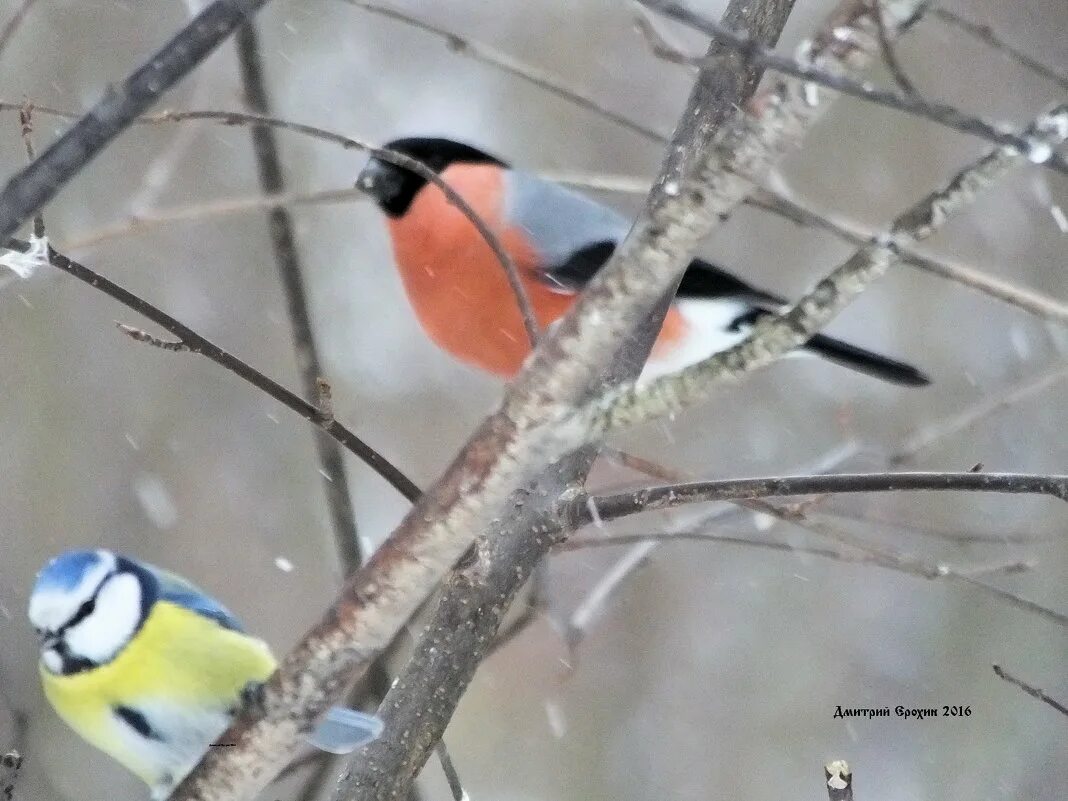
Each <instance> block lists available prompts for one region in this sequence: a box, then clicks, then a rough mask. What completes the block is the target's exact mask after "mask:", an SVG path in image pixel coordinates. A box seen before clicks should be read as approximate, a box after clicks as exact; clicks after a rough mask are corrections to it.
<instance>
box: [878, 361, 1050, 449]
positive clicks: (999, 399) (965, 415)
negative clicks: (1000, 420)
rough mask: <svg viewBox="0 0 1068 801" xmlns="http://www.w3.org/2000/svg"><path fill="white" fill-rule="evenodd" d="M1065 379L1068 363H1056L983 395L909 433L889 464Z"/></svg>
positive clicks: (926, 447) (972, 426)
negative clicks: (983, 396)
mask: <svg viewBox="0 0 1068 801" xmlns="http://www.w3.org/2000/svg"><path fill="white" fill-rule="evenodd" d="M1065 379H1068V364H1057V365H1054V366H1053V367H1052V368H1050V369H1049V370H1045V371H1043V372H1041V373H1039V374H1038V375H1036V376H1031V377H1029V378H1027V379H1026V380H1024V381H1021V382H1019V383H1017V384H1013V385H1011V386H1009V387H1007V388H1006V389H1004V390H1003V391H1001V392H996V393H994V394H993V395H990V396H988V397H985V398H980V399H979V400H978V401H976V402H975V403H972V404H970V405H969V406H966V407H965V408H964V409H962V410H961V411H959V412H957V413H955V414H953V415H951V416H950V417H946V418H944V419H942V420H938V421H936V422H934V423H931V424H930V425H927V426H924V427H923V428H921V429H919V430H918V431H915V432H914V433H912V434H910V435H909V436H907V437H906V438H905V441H904V442H903V443H902V445H901V446H900V447H899V448H898V449H897V450H896V451H895V452H894V453H893V455H892V456H891V457H890V464H894V465H899V464H904V463H905V462H909V461H911V460H912V459H914V458H915V457H916V456H917V455H918V454H919V453H921V452H922V451H925V450H928V449H929V448H931V446H933V445H935V444H937V443H939V442H941V441H942V440H944V439H946V438H947V437H951V436H953V435H954V434H959V433H960V432H962V431H967V430H969V429H971V428H974V427H975V426H976V425H977V424H978V423H980V422H981V421H983V420H985V419H986V418H988V417H990V416H991V415H993V414H996V413H997V412H1000V411H1001V410H1003V409H1008V408H1010V407H1012V406H1014V405H1016V404H1017V403H1019V402H1020V401H1022V400H1025V399H1026V398H1029V397H1031V396H1032V395H1035V394H1037V393H1039V392H1042V391H1044V390H1046V389H1048V388H1050V387H1052V386H1054V385H1055V384H1058V383H1060V382H1061V381H1064V380H1065Z"/></svg>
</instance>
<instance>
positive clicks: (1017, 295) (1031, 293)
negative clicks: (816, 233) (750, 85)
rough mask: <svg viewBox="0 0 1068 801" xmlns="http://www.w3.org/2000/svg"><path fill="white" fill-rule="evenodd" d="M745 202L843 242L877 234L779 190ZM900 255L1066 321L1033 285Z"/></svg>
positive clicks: (1066, 308) (1058, 303)
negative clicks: (824, 232) (820, 211)
mask: <svg viewBox="0 0 1068 801" xmlns="http://www.w3.org/2000/svg"><path fill="white" fill-rule="evenodd" d="M746 204H747V205H749V206H752V207H753V208H758V209H763V210H764V211H769V212H771V213H773V214H777V215H779V216H780V217H783V218H785V219H788V220H791V221H792V222H795V223H797V224H798V225H804V226H807V227H809V228H815V229H819V230H823V231H827V232H828V233H831V234H833V235H834V236H836V237H838V238H839V239H841V240H842V241H843V242H850V243H852V244H854V245H864V244H866V243H867V242H870V241H871V240H872V238H873V237H875V236H876V235H877V234H876V233H875V232H872V231H870V230H865V229H863V228H861V227H860V226H858V225H855V224H853V223H846V222H841V221H837V220H833V219H831V218H830V217H827V216H825V215H822V214H817V213H816V212H814V211H812V210H811V209H809V208H805V207H804V206H801V205H800V204H798V203H796V202H795V201H793V200H790V199H789V198H786V197H784V196H783V195H781V194H775V193H773V192H770V191H768V190H766V189H758V190H757V191H756V192H754V193H753V194H752V195H751V196H750V197H749V198H747V199H746ZM899 255H900V257H901V263H902V264H905V265H907V266H909V267H915V268H917V269H920V270H923V271H924V272H927V273H930V274H931V275H936V276H938V277H939V278H945V279H947V280H949V281H954V282H956V283H958V284H960V285H962V286H965V287H968V288H969V289H974V290H976V291H977V292H982V293H983V294H984V295H987V296H988V297H992V298H994V299H995V300H1000V301H1002V302H1003V303H1007V304H1009V305H1010V306H1015V307H1017V308H1018V309H1022V310H1023V311H1025V312H1027V313H1028V314H1033V315H1035V316H1036V317H1040V318H1042V319H1043V320H1053V321H1055V322H1059V323H1068V303H1065V302H1064V301H1062V300H1060V299H1058V298H1051V297H1049V296H1047V295H1043V294H1041V293H1039V292H1036V291H1035V290H1033V289H1029V288H1025V287H1018V286H1016V285H1014V284H1011V283H1009V282H1008V281H1005V280H1004V279H1002V278H998V277H996V276H992V275H987V274H986V273H983V272H980V271H979V270H976V269H975V268H973V267H969V266H966V265H963V264H957V263H953V262H949V261H946V260H943V259H934V258H931V257H930V256H926V255H924V254H922V253H920V252H919V251H917V250H915V249H912V248H901V249H900V250H899Z"/></svg>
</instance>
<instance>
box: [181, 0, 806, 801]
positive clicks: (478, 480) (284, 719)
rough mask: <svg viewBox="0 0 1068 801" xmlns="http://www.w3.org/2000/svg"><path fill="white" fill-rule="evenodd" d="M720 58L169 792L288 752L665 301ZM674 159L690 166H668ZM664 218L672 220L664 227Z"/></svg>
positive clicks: (721, 93)
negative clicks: (549, 429)
mask: <svg viewBox="0 0 1068 801" xmlns="http://www.w3.org/2000/svg"><path fill="white" fill-rule="evenodd" d="M738 5H739V6H741V5H745V6H746V7H747V10H748V15H751V16H752V17H753V18H754V19H755V20H756V21H757V22H758V23H759V24H757V25H754V27H755V28H756V29H758V30H759V29H762V28H763V26H764V25H767V24H768V23H769V22H773V21H774V20H775V16H776V15H774V14H772V15H767V14H765V13H763V12H766V11H767V9H768V8H772V7H774V8H776V9H777V10H780V9H782V8H783V7H784V5H783V4H782V3H780V2H778V1H776V2H770V3H766V4H757V3H755V2H751V1H750V2H748V3H744V4H743V3H739V4H738ZM788 5H789V4H788V3H786V4H785V7H788ZM741 19H745V16H744V15H743V16H742V17H741ZM778 27H779V26H778V25H774V26H773V28H774V29H776V30H777V28H778ZM725 59H726V61H727V63H729V64H733V66H734V68H733V69H730V70H725V71H724V72H723V73H722V74H721V75H719V76H718V78H716V79H713V78H712V77H708V76H706V77H705V78H704V79H702V85H701V89H700V91H699V92H698V93H697V94H698V96H699V97H698V100H699V101H700V102H698V103H696V104H694V105H693V106H691V108H690V109H689V110H688V111H687V114H686V120H687V134H688V133H689V130H690V126H691V125H693V121H694V120H696V121H697V122H698V123H699V124H700V125H699V127H700V129H701V130H699V131H698V132H697V135H695V136H692V137H690V136H689V135H687V136H685V137H683V138H681V139H680V143H679V144H680V147H678V148H677V149H674V150H673V151H672V159H673V160H672V163H671V164H670V165H669V169H668V170H667V171H666V172H667V174H668V175H669V176H671V179H672V180H668V181H666V184H667V191H660V192H658V193H656V194H655V195H654V200H653V201H652V202H651V203H650V208H649V209H648V210H647V212H646V215H645V216H644V217H643V220H642V222H641V223H640V224H639V225H638V226H636V229H635V231H634V232H633V234H632V236H631V237H628V242H629V244H628V243H624V245H623V246H622V247H621V248H620V250H619V252H618V255H617V257H616V258H615V259H614V260H613V263H610V264H609V265H608V266H607V267H606V269H605V270H604V271H602V273H601V275H600V276H599V277H598V279H597V280H595V281H594V282H593V284H592V285H591V288H590V290H589V291H588V292H587V293H586V296H585V299H584V300H583V301H580V302H579V303H578V304H577V305H576V307H575V309H574V310H573V311H572V312H571V313H570V314H569V315H568V316H567V317H566V318H565V319H564V320H563V321H561V323H560V325H559V326H558V327H557V328H555V329H554V330H553V331H552V332H550V333H549V334H548V335H547V336H545V337H544V338H543V339H542V341H541V343H540V344H539V346H538V348H537V349H536V351H535V353H534V356H533V357H532V359H531V360H530V361H529V362H528V366H527V367H526V369H525V370H524V372H523V374H521V375H520V376H519V377H518V379H517V380H516V381H515V382H514V383H513V384H512V385H510V387H509V389H508V391H507V394H506V397H505V399H504V400H503V402H502V405H501V408H500V409H499V410H498V411H497V412H496V413H494V414H493V415H491V416H490V417H489V418H488V419H487V420H486V421H485V422H484V423H483V424H482V426H480V427H479V429H478V430H477V431H476V432H475V434H474V435H473V437H472V438H471V439H470V441H469V442H468V445H467V446H466V447H465V449H464V450H463V452H462V453H461V454H460V455H459V456H458V458H457V459H456V461H455V462H454V463H453V465H452V466H451V467H450V468H449V469H448V470H447V472H446V474H445V476H444V477H443V478H442V479H441V480H440V481H439V482H438V483H437V484H436V485H435V486H434V487H433V488H432V489H430V490H428V491H427V492H426V493H425V494H424V495H423V496H422V498H421V499H420V500H419V501H418V502H417V503H416V505H415V507H414V508H413V509H412V511H411V512H410V514H409V515H407V516H406V517H405V519H404V520H403V521H402V523H401V525H400V527H399V528H398V529H397V530H396V531H395V532H394V534H393V535H392V536H391V537H390V538H389V539H388V540H387V541H386V543H384V544H383V546H382V547H380V548H379V550H378V551H376V552H375V554H374V556H372V558H371V560H370V561H369V563H368V565H367V566H366V567H365V568H362V569H361V570H359V571H357V573H356V574H355V575H354V576H353V577H352V578H351V579H350V580H349V581H348V582H347V584H346V587H345V588H344V590H343V592H342V594H341V597H340V598H339V599H338V600H337V601H336V602H335V603H334V604H333V606H332V607H331V608H330V609H329V610H328V611H327V613H326V615H325V616H324V618H323V619H322V621H321V623H320V624H319V625H318V626H317V627H315V628H314V629H313V630H312V631H311V632H309V633H308V634H307V635H306V636H305V637H304V639H303V640H302V642H301V643H300V644H299V645H298V646H297V647H296V648H295V649H294V650H293V651H292V652H291V653H290V654H289V655H288V656H287V657H286V658H285V659H284V660H283V662H282V664H281V666H280V669H279V671H278V672H277V673H276V674H275V676H274V677H272V679H271V680H270V681H269V682H268V683H267V685H266V688H265V704H264V708H263V710H262V711H260V710H256V711H248V712H246V713H244V714H243V715H241V716H239V718H238V719H237V720H235V722H234V725H232V726H231V727H230V729H229V730H228V731H227V732H226V734H225V735H223V736H225V737H226V738H227V740H228V742H232V743H235V744H236V746H235V747H233V748H227V749H214V750H212V751H211V752H210V753H208V754H206V755H205V757H204V759H203V760H202V762H201V764H200V765H199V766H198V768H196V769H195V770H194V771H193V773H191V774H190V775H189V776H188V777H186V779H185V781H184V782H183V783H182V785H181V786H179V788H178V789H177V790H176V793H175V798H176V799H188V798H202V799H223V798H235V797H244V796H247V795H249V794H250V793H253V792H255V791H256V790H258V789H260V788H262V786H263V785H264V783H265V782H266V780H267V779H268V778H269V777H270V775H271V774H272V772H273V771H274V770H277V767H276V766H277V765H279V764H282V763H284V762H285V761H287V760H288V759H290V758H292V756H293V752H294V748H295V745H296V743H297V735H298V733H299V732H300V731H302V730H306V729H308V728H310V727H311V726H312V725H313V724H314V722H315V721H316V719H317V718H318V716H319V715H321V714H322V712H323V711H324V710H325V708H326V706H327V705H328V704H329V703H330V702H331V701H332V699H333V698H334V697H335V696H336V693H337V692H338V691H339V688H340V687H341V686H343V685H344V684H345V683H346V682H347V681H348V680H349V679H350V677H351V676H352V674H354V673H356V672H357V671H359V670H362V669H363V668H364V667H365V666H366V665H367V663H368V662H369V660H370V659H372V658H373V657H374V656H375V655H376V654H377V653H378V652H379V651H380V650H381V649H382V648H384V647H385V646H386V645H387V644H388V643H389V641H390V640H391V639H392V637H393V635H394V634H395V632H396V631H397V629H398V628H399V627H400V626H401V625H402V624H403V623H404V621H405V620H406V619H407V617H408V615H409V614H410V613H411V611H412V610H413V609H414V608H415V607H416V606H417V605H418V603H419V602H420V601H421V600H422V599H423V598H424V597H425V596H426V595H427V594H428V593H429V592H430V590H431V588H432V587H433V586H434V585H435V583H436V582H437V581H438V580H439V579H440V578H441V576H442V575H443V574H444V572H445V571H446V570H447V568H448V567H449V566H451V565H452V564H453V563H454V562H455V560H456V559H457V558H458V557H459V556H460V555H461V554H462V553H463V552H464V551H465V550H466V549H467V548H468V547H469V546H470V544H471V542H472V538H473V536H474V535H476V534H477V533H479V532H482V531H485V530H486V529H487V527H489V526H491V525H492V524H493V521H494V520H495V519H497V518H500V517H501V515H502V514H503V513H504V512H505V506H504V504H505V503H506V501H507V499H508V497H509V496H510V495H511V493H512V492H514V491H515V490H516V489H518V488H519V487H521V486H523V485H524V484H526V483H527V482H528V481H529V480H531V479H533V478H534V476H535V475H536V474H537V473H538V472H540V471H541V470H542V469H544V467H545V465H546V464H547V463H549V462H550V461H552V459H551V458H550V457H548V456H547V455H546V454H545V453H544V452H543V451H541V450H540V449H536V448H535V449H532V448H531V445H533V444H534V443H535V442H536V441H537V440H538V439H539V438H540V437H539V436H534V435H532V429H533V428H535V427H536V426H537V425H538V424H540V423H541V422H544V421H546V420H549V419H552V418H553V417H555V416H556V415H557V413H558V410H559V409H560V408H562V407H564V406H567V405H570V404H573V403H575V402H577V401H578V400H580V399H581V398H582V397H583V395H584V394H585V393H587V392H588V391H589V389H590V387H591V385H592V383H593V382H594V381H595V379H596V378H597V377H598V376H599V375H600V374H601V372H602V370H603V369H604V365H605V364H606V363H607V362H608V361H609V360H610V359H611V358H612V357H613V356H614V355H615V354H616V352H617V351H618V350H619V349H620V346H621V342H624V341H625V340H626V339H627V338H628V336H629V335H630V334H632V333H633V332H634V331H636V330H638V328H639V327H640V326H641V325H642V324H643V323H644V322H645V321H646V320H647V319H648V317H649V315H650V313H651V312H652V311H653V309H654V308H657V307H661V306H662V305H663V304H666V303H667V299H668V298H669V296H670V295H671V294H672V293H673V290H674V288H675V284H676V282H677V281H678V279H679V277H680V276H681V273H682V271H683V270H684V269H685V267H686V265H687V264H688V263H689V260H690V258H691V256H692V253H693V250H694V249H695V248H696V245H697V242H698V240H699V238H700V237H701V236H702V235H703V234H704V233H706V232H707V230H708V229H709V228H711V227H712V225H713V224H714V223H715V221H716V219H717V217H716V211H715V209H714V208H712V204H711V203H709V202H707V198H708V194H707V193H706V192H705V191H703V190H704V187H703V186H702V185H701V179H702V178H705V177H707V172H706V170H705V169H703V168H704V167H705V166H706V165H707V159H708V149H709V143H708V142H707V141H706V140H705V139H703V138H701V135H702V134H703V135H705V136H707V135H708V133H709V130H708V129H707V128H706V127H705V126H706V125H708V124H709V123H710V121H711V120H712V119H719V120H722V119H726V118H729V117H730V116H731V115H732V114H733V113H734V103H736V102H738V100H739V99H740V98H742V97H744V95H745V94H746V93H748V92H751V91H752V88H753V87H754V86H755V85H756V79H757V77H758V73H756V72H755V71H752V70H743V69H739V67H740V66H741V64H742V59H741V58H740V56H738V54H737V53H735V52H730V53H728V54H726V55H725ZM724 83H725V84H726V85H723V84H724ZM713 86H715V88H716V89H717V90H718V91H712V90H711V89H710V87H713ZM714 98H718V99H719V101H720V102H713V99H714ZM695 109H696V110H697V112H698V114H697V115H696V116H695V115H693V113H692V112H693V111H694V110H695ZM680 136H681V134H680ZM720 152H721V151H719V150H716V154H717V155H719V154H720ZM678 162H683V163H685V164H686V166H687V167H688V168H689V167H691V166H695V168H694V169H687V170H686V172H684V173H680V171H679V166H680V164H679V163H678ZM676 176H678V178H676ZM680 179H681V182H680ZM675 217H678V218H679V219H680V220H681V222H679V223H673V222H672V221H673V218H675ZM647 257H648V258H647ZM580 342H581V344H580ZM568 450H572V449H570V448H569V449H568Z"/></svg>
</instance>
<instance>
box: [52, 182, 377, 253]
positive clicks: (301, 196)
mask: <svg viewBox="0 0 1068 801" xmlns="http://www.w3.org/2000/svg"><path fill="white" fill-rule="evenodd" d="M366 197H367V194H366V193H365V192H364V191H363V190H361V189H353V188H348V189H325V190H322V191H320V192H281V193H278V194H267V195H251V196H247V197H228V198H220V199H218V200H209V201H202V202H199V203H192V204H189V205H187V206H176V207H174V208H167V209H159V210H155V211H150V212H143V213H138V214H135V215H132V216H130V217H129V218H127V219H126V220H123V221H119V222H115V223H111V224H109V225H105V226H102V227H100V228H94V229H92V230H90V231H86V232H84V233H75V234H74V235H73V236H70V237H65V238H64V242H65V245H64V247H65V249H67V250H69V251H71V252H74V251H78V250H84V249H85V248H89V247H93V246H95V245H99V244H100V243H101V242H106V241H108V240H110V239H116V238H118V237H122V236H127V235H130V234H141V233H144V232H146V231H151V230H152V229H153V228H156V227H159V226H161V225H166V224H168V223H174V222H188V221H192V220H212V221H215V220H218V218H219V217H222V216H224V215H229V214H246V213H248V212H253V211H265V210H270V209H281V208H287V207H292V206H317V205H325V204H331V203H351V202H353V201H355V200H363V199H365V198H366Z"/></svg>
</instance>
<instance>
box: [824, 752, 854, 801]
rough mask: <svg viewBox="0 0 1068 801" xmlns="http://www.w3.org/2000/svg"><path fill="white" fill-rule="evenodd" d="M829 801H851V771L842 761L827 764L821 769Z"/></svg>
mask: <svg viewBox="0 0 1068 801" xmlns="http://www.w3.org/2000/svg"><path fill="white" fill-rule="evenodd" d="M823 778H824V781H826V783H827V798H828V799H829V801H853V771H852V769H850V767H849V765H848V763H846V761H845V760H844V759H836V760H835V761H834V762H828V763H827V764H826V765H825V766H824V768H823Z"/></svg>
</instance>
